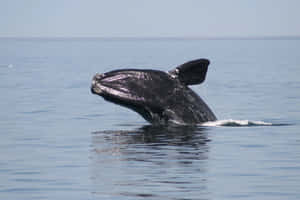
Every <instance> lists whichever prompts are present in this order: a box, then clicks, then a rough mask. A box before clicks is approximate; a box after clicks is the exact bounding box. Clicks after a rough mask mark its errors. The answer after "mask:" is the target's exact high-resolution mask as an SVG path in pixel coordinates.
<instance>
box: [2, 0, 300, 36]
mask: <svg viewBox="0 0 300 200" xmlns="http://www.w3.org/2000/svg"><path fill="white" fill-rule="evenodd" d="M0 16H1V17H0V37H235V36H237V37H257V36H275V37H276V36H300V0H106V1H105V0H48V1H46V0H0Z"/></svg>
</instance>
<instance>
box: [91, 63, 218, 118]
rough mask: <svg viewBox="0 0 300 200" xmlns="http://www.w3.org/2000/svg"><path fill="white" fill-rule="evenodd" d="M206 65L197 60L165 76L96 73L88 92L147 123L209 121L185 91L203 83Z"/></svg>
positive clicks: (138, 71)
mask: <svg viewBox="0 0 300 200" xmlns="http://www.w3.org/2000/svg"><path fill="white" fill-rule="evenodd" d="M208 65H209V61H208V60H207V59H198V60H194V61H190V62H188V63H185V64H183V65H180V66H179V67H176V68H175V69H174V70H172V71H169V72H164V71H159V70H141V69H122V70H114V71H110V72H107V73H103V74H98V73H97V74H96V75H95V76H94V77H93V80H92V85H91V92H92V93H94V94H97V95H99V96H101V97H103V98H104V99H105V100H107V101H110V102H113V103H116V104H118V105H121V106H125V107H127V108H130V109H132V110H134V111H135V112H137V113H139V114H140V115H141V116H143V117H144V118H145V119H146V120H148V121H149V122H151V123H159V124H161V123H168V122H178V123H198V122H201V121H211V120H215V116H214V115H213V114H212V112H211V111H210V109H209V108H208V107H207V106H206V104H205V103H204V102H203V101H202V100H201V98H200V97H199V96H198V95H197V94H195V93H194V92H193V91H192V90H191V89H190V88H188V85H193V84H199V83H202V82H203V81H204V80H205V76H206V72H207V67H208ZM206 107H207V108H206ZM194 109H200V110H202V113H200V114H199V113H198V114H197V113H196V112H195V111H194ZM207 110H208V111H207ZM210 112H211V113H210ZM195 113H196V116H195ZM200 118H201V119H200ZM188 119H192V120H188Z"/></svg>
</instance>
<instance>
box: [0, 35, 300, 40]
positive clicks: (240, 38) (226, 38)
mask: <svg viewBox="0 0 300 200" xmlns="http://www.w3.org/2000/svg"><path fill="white" fill-rule="evenodd" d="M0 39H116V40H117V39H124V40H126V39H128V40H130V39H141V40H147V39H149V40H151V39H154V40H155V39H170V40H293V39H295V40H298V39H300V35H281V36H270V35H265V36H0Z"/></svg>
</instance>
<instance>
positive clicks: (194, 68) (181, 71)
mask: <svg viewBox="0 0 300 200" xmlns="http://www.w3.org/2000/svg"><path fill="white" fill-rule="evenodd" d="M208 65H209V60H207V59H204V58H202V59H198V60H192V61H189V62H186V63H184V64H182V65H179V66H178V67H176V68H175V69H174V70H172V71H169V73H170V74H172V75H174V76H176V77H178V78H179V80H180V81H181V82H182V83H183V84H185V85H196V84H200V83H202V82H203V81H204V80H205V77H206V72H207V68H208Z"/></svg>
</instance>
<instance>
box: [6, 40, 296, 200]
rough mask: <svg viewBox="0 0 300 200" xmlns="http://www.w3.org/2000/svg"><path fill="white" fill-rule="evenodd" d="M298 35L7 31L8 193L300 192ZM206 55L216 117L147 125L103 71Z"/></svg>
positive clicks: (204, 87) (205, 92)
mask: <svg viewBox="0 0 300 200" xmlns="http://www.w3.org/2000/svg"><path fill="white" fill-rule="evenodd" d="M299 52H300V40H197V39H99V38H98V39H97V38H73V39H71V38H69V39H68V38H47V39H43V38H31V39H24V38H11V39H6V38H2V39H0V94H1V100H0V110H1V112H0V137H1V140H0V199H7V200H10V199H12V200H19V199H39V200H40V199H66V198H72V199H107V200H114V199H116V200H119V199H133V200H135V199H166V200H167V199H172V200H173V199H174V200H175V199H176V200H177V199H185V200H189V199H208V200H209V199H264V200H266V199H272V200H273V199H289V200H292V199H295V200H296V199H300V190H299V185H300V131H299V130H300V53H299ZM196 58H208V59H210V61H211V65H210V66H209V70H208V74H207V78H206V80H205V82H204V83H203V84H201V85H196V86H193V87H192V88H193V90H195V91H196V92H197V93H198V94H199V95H200V96H201V97H202V98H203V99H204V100H205V101H206V103H207V104H208V105H209V106H210V108H211V109H212V110H213V111H214V113H215V114H216V116H217V117H218V119H219V121H217V122H213V123H211V122H210V123H206V124H204V125H202V126H198V127H187V126H181V127H157V126H151V125H150V124H149V123H147V122H146V121H144V119H143V118H142V117H140V116H139V115H137V114H136V113H134V112H132V111H130V110H128V109H126V108H122V107H120V106H117V105H114V104H111V103H109V102H106V101H104V100H103V99H102V98H101V97H98V96H95V95H92V94H91V93H90V84H91V79H92V77H93V75H94V74H95V73H96V72H106V71H109V70H113V69H120V68H145V69H146V68H147V69H158V70H170V69H172V68H174V67H176V66H178V65H180V64H182V63H184V62H186V61H189V60H192V59H196Z"/></svg>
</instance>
